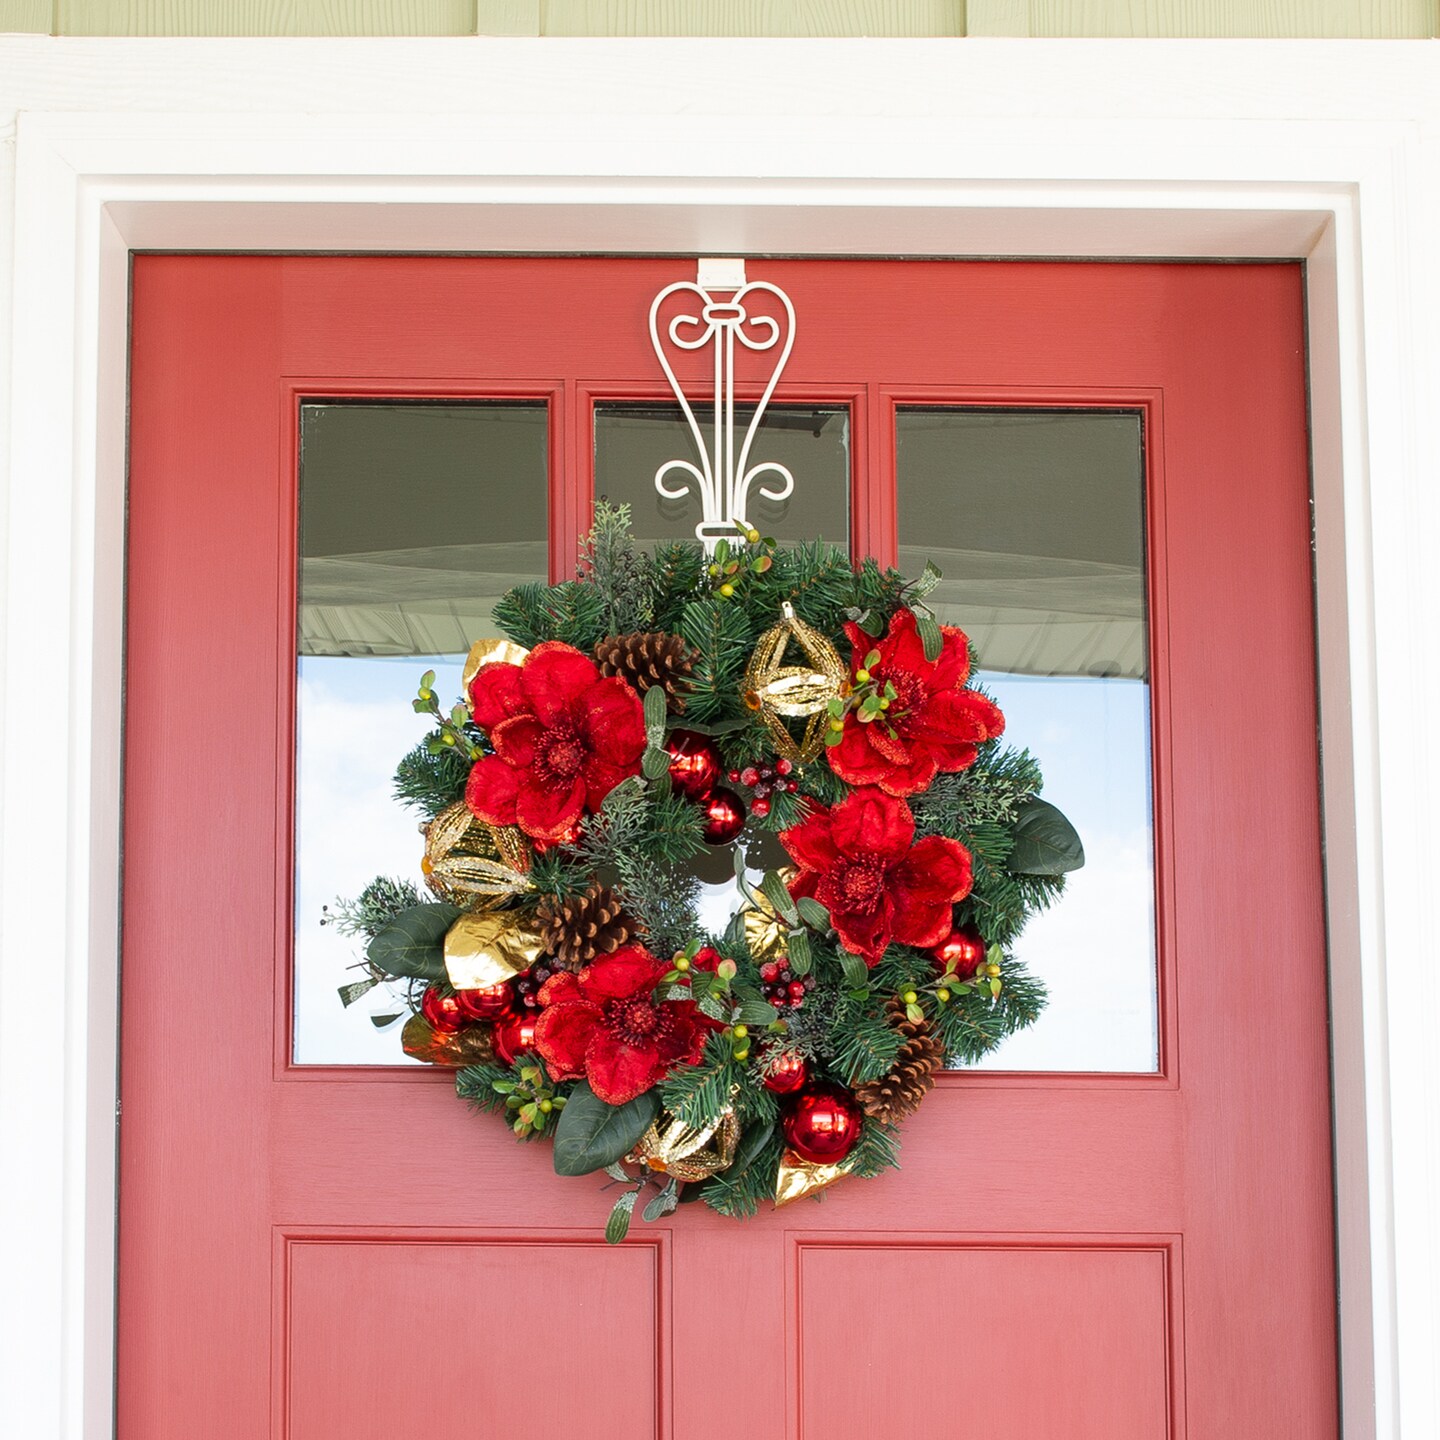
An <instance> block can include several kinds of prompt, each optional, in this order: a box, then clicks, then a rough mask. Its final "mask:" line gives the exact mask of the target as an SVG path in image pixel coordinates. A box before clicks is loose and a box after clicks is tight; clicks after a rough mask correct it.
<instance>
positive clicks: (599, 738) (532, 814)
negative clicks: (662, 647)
mask: <svg viewBox="0 0 1440 1440" xmlns="http://www.w3.org/2000/svg"><path fill="white" fill-rule="evenodd" d="M470 710H471V713H472V714H473V715H474V717H475V723H476V724H477V725H478V726H479V727H480V728H481V729H482V730H484V731H485V733H486V734H487V735H488V736H489V737H490V743H491V744H492V745H493V746H494V747H495V753H494V754H493V755H487V756H485V758H484V759H482V760H479V761H477V762H476V764H475V767H474V769H472V770H471V772H470V781H469V784H468V785H467V786H466V787H465V802H466V804H467V805H469V807H470V809H471V810H472V811H473V812H474V814H475V815H477V816H478V817H479V818H480V819H481V820H484V821H485V822H486V823H487V824H490V825H518V826H519V827H520V828H521V829H522V830H523V831H524V832H525V833H526V834H527V835H529V836H530V837H531V838H532V839H536V840H557V839H559V838H561V837H562V836H564V835H565V834H566V832H567V831H568V830H569V829H570V828H571V826H573V825H574V824H575V822H576V821H577V820H578V819H579V818H580V817H581V816H582V815H583V814H585V812H586V811H587V810H590V811H594V810H598V809H599V808H600V803H601V801H603V800H604V799H605V797H606V796H607V795H608V794H609V793H610V792H611V791H612V790H613V789H614V788H615V787H616V786H617V785H618V784H619V783H620V782H621V781H622V780H624V779H625V778H626V777H627V776H629V775H634V774H636V773H637V772H638V771H639V769H640V756H641V755H642V754H643V753H644V750H645V713H644V710H643V708H642V707H641V704H640V697H639V696H638V695H637V694H636V693H635V692H634V691H633V690H632V689H631V688H630V687H629V686H628V685H627V684H626V683H625V682H624V681H623V680H621V679H619V678H618V677H614V676H612V677H610V678H609V679H602V678H601V676H600V670H599V667H598V666H597V665H596V664H595V662H594V661H593V660H591V659H590V658H589V657H588V656H586V655H582V654H581V653H580V651H578V650H577V649H575V647H574V646H573V645H562V644H561V643H560V642H559V641H557V640H547V641H545V643H544V644H542V645H537V646H536V647H535V648H534V649H533V650H532V651H531V652H530V653H529V654H528V655H527V656H526V657H525V659H524V661H523V662H522V663H521V664H519V665H507V664H494V665H482V666H481V667H480V669H479V671H478V672H477V673H476V675H475V678H474V679H473V680H472V681H471V682H470Z"/></svg>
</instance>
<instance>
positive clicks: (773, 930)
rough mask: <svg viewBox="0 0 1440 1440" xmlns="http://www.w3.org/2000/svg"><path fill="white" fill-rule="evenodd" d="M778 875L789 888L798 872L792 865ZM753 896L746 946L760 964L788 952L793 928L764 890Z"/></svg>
mask: <svg viewBox="0 0 1440 1440" xmlns="http://www.w3.org/2000/svg"><path fill="white" fill-rule="evenodd" d="M778 873H779V875H780V878H781V880H783V881H784V882H785V884H786V885H789V883H790V882H791V881H792V880H793V879H794V878H795V876H796V875H797V874H799V871H798V870H796V869H795V867H794V866H793V865H785V866H782V867H781V869H780V870H779V872H778ZM754 895H755V898H754V899H752V900H751V901H750V903H749V904H748V905H747V906H746V907H745V921H744V924H745V944H746V945H747V946H748V947H749V950H750V955H751V957H752V958H753V959H754V960H755V961H756V963H757V964H758V963H761V962H763V961H766V960H774V959H775V958H776V957H777V956H782V955H785V954H788V953H789V948H790V942H789V935H790V927H789V926H788V925H787V924H786V923H785V922H784V920H782V919H781V918H780V916H779V915H778V914H777V913H776V910H775V907H774V905H772V904H771V903H770V897H769V896H768V895H766V894H765V892H764V891H763V890H757V891H755V892H754Z"/></svg>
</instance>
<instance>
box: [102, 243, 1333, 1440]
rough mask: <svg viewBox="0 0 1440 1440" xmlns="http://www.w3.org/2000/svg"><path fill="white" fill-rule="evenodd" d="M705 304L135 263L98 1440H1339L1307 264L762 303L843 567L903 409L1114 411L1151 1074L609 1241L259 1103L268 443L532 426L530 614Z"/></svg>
mask: <svg viewBox="0 0 1440 1440" xmlns="http://www.w3.org/2000/svg"><path fill="white" fill-rule="evenodd" d="M692 264H693V262H691V261H686V260H678V259H677V260H667V259H597V258H588V259H521V258H503V259H502V258H442V257H432V258H422V257H373V258H371V257H366V258H355V257H351V258H343V257H342V258H335V257H282V256H255V257H229V256H202V255H190V256H182V255H163V256H162V255H154V256H141V257H138V258H137V260H136V263H135V272H134V310H133V314H134V329H133V367H132V442H131V443H132V476H131V500H130V504H131V520H130V549H129V600H128V635H129V640H128V651H127V653H128V689H127V710H126V759H125V767H126V768H125V776H126V821H125V843H126V862H125V919H124V971H123V993H124V1004H123V1016H124V1019H123V1031H122V1074H121V1092H122V1097H123V1106H124V1112H123V1114H124V1119H123V1124H122V1131H121V1134H122V1141H121V1186H120V1297H119V1306H120V1310H119V1317H120V1323H119V1337H120V1338H119V1365H120V1378H119V1410H118V1417H119V1433H120V1436H121V1440H181V1437H184V1440H192V1437H200V1436H203V1437H207V1440H255V1437H260V1436H274V1437H282V1436H283V1437H290V1440H340V1437H343V1440H371V1437H374V1440H380V1437H385V1440H401V1437H403V1440H409V1437H416V1440H419V1437H430V1436H447V1437H448V1436H460V1435H467V1436H468V1435H474V1436H485V1437H492V1436H493V1437H497V1440H498V1437H510V1436H517V1435H528V1436H535V1437H544V1440H550V1437H555V1440H559V1437H565V1436H586V1437H591V1440H620V1437H625V1440H634V1437H639V1436H647V1435H654V1436H656V1437H667V1440H719V1437H721V1436H729V1435H733V1434H735V1433H736V1432H737V1430H741V1429H743V1432H744V1433H745V1434H747V1435H749V1436H752V1437H755V1440H781V1437H785V1440H795V1437H808V1440H818V1437H822V1436H823V1437H827V1440H843V1437H851V1436H853V1437H857V1440H858V1437H881V1440H886V1437H897V1440H898V1437H902V1436H905V1437H909V1436H941V1435H943V1436H946V1437H954V1440H982V1437H983V1440H1021V1437H1024V1440H1037V1437H1055V1440H1061V1437H1063V1440H1159V1437H1170V1440H1183V1437H1188V1440H1278V1437H1296V1440H1326V1437H1333V1436H1334V1435H1335V1434H1336V1393H1335V1389H1336V1387H1335V1302H1334V1276H1333V1265H1332V1225H1333V1221H1332V1204H1331V1172H1330V1098H1329V1070H1328V1050H1327V1036H1326V1012H1325V1004H1326V998H1325V948H1324V934H1323V927H1322V910H1321V870H1320V847H1319V812H1318V796H1317V792H1318V786H1317V756H1316V740H1315V702H1314V673H1313V617H1312V609H1311V585H1310V571H1309V517H1308V479H1307V463H1306V439H1305V384H1304V368H1303V351H1302V313H1301V282H1300V276H1299V272H1298V268H1297V267H1293V266H1284V265H1253V266H1252V265H1225V266H1205V265H1139V264H1137V265H1128V264H1127V265H1108V264H1087V265H1065V264H1054V265H1050V264H1033V263H1015V264H1009V263H952V262H906V263H895V262H882V261H800V260H787V261H773V262H763V263H762V262H752V270H753V277H752V278H764V279H767V280H771V281H774V282H775V283H777V284H779V285H781V286H782V287H783V288H784V289H785V290H786V291H787V292H788V293H789V294H790V296H791V297H792V298H793V300H794V301H795V303H796V307H797V310H798V312H799V314H800V315H801V317H802V319H803V323H802V324H801V325H800V327H799V331H798V336H797V341H796V345H795V350H794V354H793V358H792V360H791V363H790V366H789V369H788V370H787V372H786V376H785V380H784V383H783V385H782V387H781V390H780V392H779V394H778V396H777V401H778V402H782V403H783V402H784V401H785V400H787V399H792V400H804V401H813V400H818V399H829V400H835V401H838V402H840V403H845V404H848V405H850V407H851V421H852V431H851V437H852V439H851V444H852V456H853V467H854V468H853V495H852V517H853V519H852V540H853V544H854V547H855V549H856V551H857V553H868V554H874V555H876V556H877V557H878V558H879V559H881V560H882V561H887V560H891V559H893V557H894V553H895V547H896V543H897V540H896V534H897V531H896V501H895V490H896V483H895V464H896V461H895V447H894V424H895V408H896V406H897V405H899V404H911V403H921V402H925V403H936V404H945V405H986V406H1000V407H1008V406H1017V407H1051V408H1065V407H1079V408H1101V409H1104V408H1123V409H1128V410H1138V411H1139V412H1141V414H1142V415H1143V417H1144V422H1145V436H1146V467H1147V477H1146V487H1147V496H1146V499H1147V528H1148V542H1149V555H1150V565H1149V580H1148V584H1149V620H1150V635H1151V657H1150V658H1151V674H1152V677H1153V686H1154V690H1153V697H1154V705H1153V737H1154V774H1153V786H1154V808H1155V825H1156V831H1155V834H1156V875H1157V910H1156V914H1157V943H1158V952H1159V980H1160V983H1159V992H1160V999H1159V1007H1160V1009H1159V1014H1160V1025H1159V1033H1160V1046H1159V1055H1160V1058H1159V1067H1158V1070H1157V1071H1156V1073H1154V1074H1150V1075H1133V1074H1130V1075H1101V1074H1090V1075H1023V1074H1017V1075H1012V1074H1001V1073H983V1074H982V1073H968V1074H967V1073H954V1074H947V1075H946V1076H944V1077H943V1078H942V1080H941V1081H940V1084H939V1087H938V1090H937V1093H936V1094H935V1095H933V1096H932V1097H931V1099H930V1100H929V1102H928V1103H927V1105H926V1106H925V1108H924V1109H923V1110H922V1112H921V1113H920V1114H919V1115H918V1116H917V1117H916V1118H915V1119H914V1120H912V1121H911V1122H910V1123H909V1125H908V1126H907V1128H906V1137H905V1146H904V1152H903V1157H902V1158H903V1163H904V1169H903V1170H902V1171H900V1172H898V1173H892V1174H889V1175H887V1176H886V1177H884V1178H882V1179H879V1180H876V1181H869V1182H865V1183H863V1184H862V1183H859V1182H855V1183H852V1184H850V1185H848V1186H842V1187H839V1188H838V1189H836V1190H834V1191H832V1192H830V1194H829V1195H828V1196H827V1198H826V1199H825V1201H824V1203H823V1204H821V1205H809V1204H806V1205H798V1206H792V1207H790V1208H788V1209H785V1210H781V1211H778V1212H774V1213H767V1214H764V1215H762V1216H761V1217H759V1218H758V1219H756V1220H755V1221H752V1222H748V1223H745V1224H737V1223H736V1222H733V1221H729V1220H725V1219H723V1218H721V1217H719V1216H717V1215H714V1214H712V1213H710V1212H707V1211H704V1210H703V1207H700V1206H695V1207H690V1206H687V1207H685V1208H684V1210H682V1211H681V1212H680V1213H679V1215H678V1216H674V1217H671V1219H670V1220H669V1221H668V1222H662V1223H660V1224H657V1225H653V1226H645V1227H637V1228H636V1232H635V1233H634V1235H633V1237H632V1238H631V1239H630V1240H628V1241H627V1242H626V1243H625V1244H623V1245H621V1246H619V1247H613V1248H612V1247H607V1246H605V1245H604V1244H603V1243H602V1240H601V1236H600V1233H599V1232H600V1223H601V1221H602V1219H603V1211H604V1209H605V1205H606V1202H605V1200H604V1199H603V1198H602V1197H600V1196H599V1195H598V1194H597V1192H596V1187H595V1185H594V1184H593V1182H592V1181H590V1180H586V1181H562V1180H560V1179H558V1178H557V1177H555V1176H554V1175H553V1174H552V1173H551V1170H550V1163H549V1155H548V1148H547V1147H543V1146H524V1147H522V1146H517V1145H515V1144H514V1143H513V1141H512V1140H511V1138H510V1137H509V1136H508V1135H507V1134H506V1133H505V1131H504V1129H503V1127H501V1126H499V1125H496V1124H494V1123H493V1122H491V1123H487V1122H484V1121H481V1120H477V1119H476V1118H474V1117H473V1116H471V1115H470V1114H468V1113H467V1111H466V1109H465V1107H464V1106H463V1105H460V1104H458V1103H457V1102H456V1100H455V1097H454V1096H453V1094H451V1093H450V1085H449V1082H448V1076H445V1075H437V1074H432V1073H429V1072H420V1071H418V1070H403V1069H399V1068H397V1069H393V1070H391V1069H387V1068H380V1069H361V1068H345V1067H305V1066H296V1065H293V1064H292V1063H291V1061H290V1054H291V1049H290V1028H289V1027H290V945H291V931H292V911H291V883H292V879H291V877H292V860H293V857H292V853H291V845H292V839H291V837H292V834H293V811H292V804H293V801H292V791H293V735H294V704H295V697H294V674H295V639H294V634H295V567H296V466H297V462H296V434H297V415H298V406H299V404H300V402H301V400H302V399H303V398H305V397H307V396H317V397H331V398H344V397H351V396H354V397H360V396H401V397H403V396H434V397H446V396H458V397H492V398H493V397H507V396H509V397H515V396H521V397H532V398H537V399H543V400H544V401H545V402H546V403H547V404H548V405H549V407H550V436H551V440H550V450H551V454H550V469H551V475H550V499H551V508H550V514H551V525H550V545H551V566H552V573H553V574H554V575H555V576H557V577H558V576H560V575H562V574H564V573H566V572H567V571H568V570H569V568H570V566H571V565H572V564H573V556H574V553H575V544H576V541H577V539H578V537H579V535H580V534H581V533H582V531H583V529H584V528H585V526H586V520H587V517H588V513H589V507H590V503H591V484H592V482H591V475H592V460H593V456H592V445H591V425H592V416H591V408H592V406H593V405H594V404H595V403H596V402H597V401H600V400H604V399H605V398H607V397H613V398H629V399H634V398H652V399H657V400H659V399H663V398H665V395H666V392H665V389H664V386H663V382H662V381H661V379H660V377H659V375H658V373H657V370H656V367H655V365H654V360H653V356H652V355H651V354H650V351H649V343H648V338H647V336H646V333H645V328H644V316H645V313H646V309H647V307H648V304H649V301H650V298H651V297H652V296H653V295H654V294H655V293H656V292H657V291H658V290H659V289H660V288H661V287H662V286H663V285H665V284H667V283H669V282H670V281H672V280H674V279H676V278H683V277H684V276H685V275H686V274H687V273H690V266H691V265H692ZM361 843H363V841H362V842H361ZM1041 1023H1042V1024H1043V1023H1044V1022H1043V1020H1042V1021H1041Z"/></svg>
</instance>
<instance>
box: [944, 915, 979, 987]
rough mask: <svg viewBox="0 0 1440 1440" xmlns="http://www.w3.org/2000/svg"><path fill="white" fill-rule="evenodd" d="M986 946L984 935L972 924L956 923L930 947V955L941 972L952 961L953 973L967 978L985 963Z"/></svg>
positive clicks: (964, 978) (963, 978)
mask: <svg viewBox="0 0 1440 1440" xmlns="http://www.w3.org/2000/svg"><path fill="white" fill-rule="evenodd" d="M987 948H988V947H987V946H986V944H985V937H984V936H983V935H981V933H980V932H979V931H978V930H977V929H976V928H975V927H974V926H973V925H957V926H956V927H955V929H953V930H952V931H951V932H950V933H949V934H948V935H947V936H946V937H945V938H944V939H943V940H942V941H941V942H940V943H939V944H938V945H932V946H931V947H930V955H931V957H932V958H933V959H934V960H935V962H936V964H937V966H938V968H939V969H940V970H941V971H942V972H943V971H944V969H945V967H946V965H949V964H951V962H953V964H954V971H955V974H956V975H958V976H959V977H960V979H962V980H968V979H969V978H970V977H971V976H972V975H973V974H974V973H975V972H976V971H977V970H978V969H979V968H980V967H981V966H982V965H983V964H984V963H985V952H986V949H987Z"/></svg>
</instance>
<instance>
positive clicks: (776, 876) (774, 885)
mask: <svg viewBox="0 0 1440 1440" xmlns="http://www.w3.org/2000/svg"><path fill="white" fill-rule="evenodd" d="M760 888H761V890H763V891H764V892H765V898H766V899H767V900H769V902H770V903H771V904H772V905H773V906H774V907H775V910H776V912H777V913H778V914H780V915H783V916H784V917H785V919H786V920H788V921H789V922H790V924H792V925H796V924H798V923H799V920H800V915H799V912H798V911H797V910H796V909H795V902H794V900H792V899H791V898H790V891H789V890H788V889H787V888H786V885H785V882H784V881H783V880H782V879H781V878H780V872H779V871H778V870H767V871H766V872H765V878H764V880H762V881H761V882H760Z"/></svg>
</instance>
